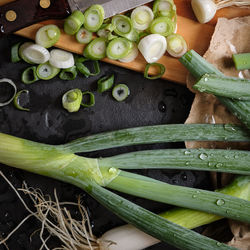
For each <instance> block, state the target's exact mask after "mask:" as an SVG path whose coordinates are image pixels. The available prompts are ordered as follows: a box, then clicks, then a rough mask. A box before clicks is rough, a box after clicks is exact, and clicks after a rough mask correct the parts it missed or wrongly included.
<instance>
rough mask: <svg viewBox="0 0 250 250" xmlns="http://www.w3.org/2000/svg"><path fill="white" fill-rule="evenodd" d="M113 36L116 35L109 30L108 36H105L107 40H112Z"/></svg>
mask: <svg viewBox="0 0 250 250" xmlns="http://www.w3.org/2000/svg"><path fill="white" fill-rule="evenodd" d="M115 38H118V36H116V35H113V34H112V32H109V34H108V37H107V39H108V41H110V40H113V39H115Z"/></svg>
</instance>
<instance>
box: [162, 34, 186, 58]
mask: <svg viewBox="0 0 250 250" xmlns="http://www.w3.org/2000/svg"><path fill="white" fill-rule="evenodd" d="M167 52H168V53H169V54H170V55H171V56H173V57H181V56H183V55H184V54H185V53H186V52H187V43H186V41H185V39H184V38H183V37H182V36H181V35H179V34H172V35H169V36H168V37H167Z"/></svg>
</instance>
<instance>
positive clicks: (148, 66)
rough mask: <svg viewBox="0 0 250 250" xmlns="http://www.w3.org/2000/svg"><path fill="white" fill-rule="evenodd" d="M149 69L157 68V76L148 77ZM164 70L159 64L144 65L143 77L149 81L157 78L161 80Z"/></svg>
mask: <svg viewBox="0 0 250 250" xmlns="http://www.w3.org/2000/svg"><path fill="white" fill-rule="evenodd" d="M150 67H158V68H159V73H158V74H157V75H154V76H149V69H150ZM165 70H166V68H165V67H164V65H162V64H160V63H148V64H147V65H146V68H145V71H144V77H145V78H147V79H150V80H155V79H158V78H161V77H162V76H163V75H164V73H165Z"/></svg>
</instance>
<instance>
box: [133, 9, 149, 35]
mask: <svg viewBox="0 0 250 250" xmlns="http://www.w3.org/2000/svg"><path fill="white" fill-rule="evenodd" d="M153 19H154V13H153V11H152V10H151V9H150V8H149V7H148V6H140V7H137V8H135V9H134V10H133V11H132V13H131V20H132V23H133V26H134V28H135V29H137V30H146V29H147V28H148V27H149V25H150V23H151V22H152V21H153Z"/></svg>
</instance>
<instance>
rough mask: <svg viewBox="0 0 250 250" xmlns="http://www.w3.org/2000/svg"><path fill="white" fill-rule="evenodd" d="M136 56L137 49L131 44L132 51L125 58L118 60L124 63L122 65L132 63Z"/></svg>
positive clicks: (134, 44)
mask: <svg viewBox="0 0 250 250" xmlns="http://www.w3.org/2000/svg"><path fill="white" fill-rule="evenodd" d="M138 54H139V50H138V48H137V45H136V43H133V48H132V50H131V51H130V52H129V53H128V55H127V56H125V57H123V58H121V59H119V61H120V62H124V63H128V62H133V61H134V60H135V59H136V57H137V56H138Z"/></svg>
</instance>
